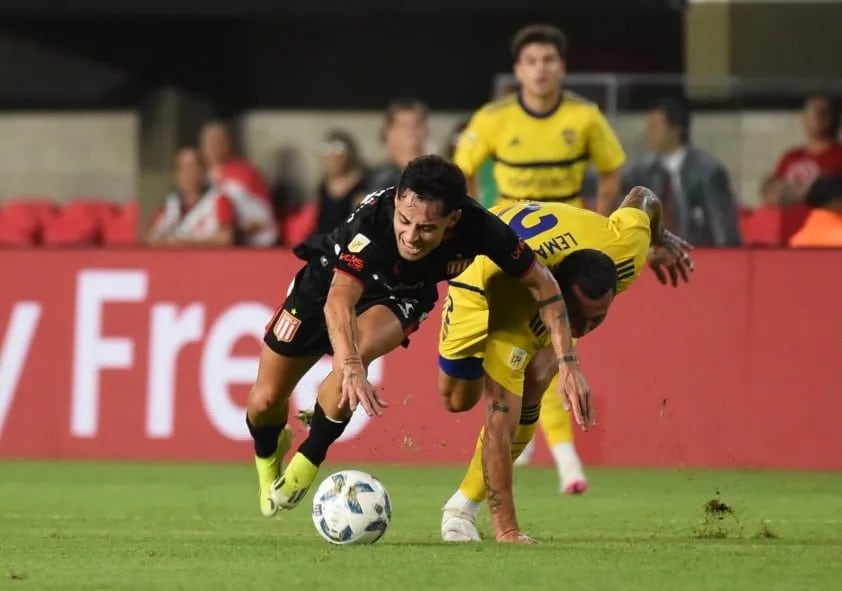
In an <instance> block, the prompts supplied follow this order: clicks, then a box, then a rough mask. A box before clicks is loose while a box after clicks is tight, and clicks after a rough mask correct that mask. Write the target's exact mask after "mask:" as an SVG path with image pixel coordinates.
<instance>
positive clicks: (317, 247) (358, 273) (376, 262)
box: [246, 156, 593, 516]
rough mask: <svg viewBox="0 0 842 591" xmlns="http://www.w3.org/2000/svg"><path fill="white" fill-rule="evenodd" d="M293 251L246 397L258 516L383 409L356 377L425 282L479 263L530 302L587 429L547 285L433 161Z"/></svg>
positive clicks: (416, 312) (396, 329) (511, 236)
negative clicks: (325, 364) (307, 386)
mask: <svg viewBox="0 0 842 591" xmlns="http://www.w3.org/2000/svg"><path fill="white" fill-rule="evenodd" d="M295 253H296V255H297V256H298V257H299V258H301V259H303V260H305V261H306V264H305V265H304V266H303V267H302V268H301V269H300V270H299V271H298V273H297V274H296V276H295V278H294V280H293V283H292V285H291V286H290V289H289V291H288V294H287V298H286V301H285V302H284V304H283V305H282V306H281V308H280V309H279V310H278V312H277V313H276V314H275V315H274V317H273V318H272V319H271V321H270V322H269V324H268V325H267V329H266V335H265V338H264V346H263V348H262V350H261V353H260V365H259V368H258V372H257V380H256V383H255V385H254V386H253V387H252V389H251V391H250V393H249V400H248V410H247V417H246V422H247V424H248V428H249V432H250V433H251V435H252V438H253V439H254V449H255V462H256V466H257V472H258V481H259V501H260V509H261V512H262V513H263V515H265V516H271V515H274V514H275V513H276V512H277V511H278V509H279V508H287V509H290V508H292V507H295V506H296V505H297V504H298V503H299V502H300V501H301V499H302V498H303V497H304V495H305V494H306V492H307V489H308V488H309V487H310V485H311V484H312V482H313V480H314V478H315V476H316V473H317V472H318V466H319V465H320V464H321V463H322V462H323V461H324V459H325V456H326V455H327V450H328V448H329V447H330V445H331V444H332V443H333V442H334V441H336V439H338V438H339V436H340V435H341V434H342V432H343V431H344V429H345V427H346V425H347V424H348V422H349V420H350V418H351V414H352V413H353V411H354V410H355V409H356V407H357V405H360V404H361V405H362V406H363V408H364V409H365V411H366V412H367V413H368V414H369V415H370V416H374V415H380V414H381V413H382V411H383V409H384V408H385V407H386V406H387V405H386V402H385V401H383V400H382V399H381V398H380V397H379V396H378V394H377V392H376V391H375V389H374V388H373V387H372V385H371V384H370V383H369V382H368V380H367V377H366V370H367V368H368V365H369V364H370V363H371V362H372V361H373V360H375V359H377V358H378V357H380V356H382V355H385V354H386V353H388V352H389V351H391V350H393V349H395V348H397V347H398V346H400V345H401V344H403V345H404V346H406V345H407V337H408V335H409V334H410V333H412V332H413V331H415V330H416V329H417V328H418V325H419V323H420V322H421V321H422V320H423V319H424V318H425V317H426V316H427V314H428V313H429V312H430V310H431V309H432V307H433V305H434V303H435V301H436V298H437V289H436V284H437V283H438V282H439V281H443V280H446V279H448V278H450V277H454V276H456V275H458V274H459V273H460V272H461V271H463V270H464V269H465V267H467V265H468V264H469V263H470V262H471V261H472V260H473V259H474V257H476V256H479V255H485V256H487V257H489V258H490V259H491V260H492V261H494V263H495V264H497V265H498V266H499V267H500V268H501V269H502V270H503V271H504V272H505V273H507V274H508V275H511V276H514V277H517V278H519V279H520V281H521V282H522V283H523V284H524V286H526V287H527V288H528V289H529V291H530V293H531V294H532V296H533V297H534V298H535V299H536V300H537V301H538V302H539V305H540V309H541V318H542V320H543V322H544V323H545V324H546V326H547V329H548V331H549V332H550V334H551V335H552V343H553V348H554V349H555V351H556V353H557V356H558V359H559V371H560V373H561V376H562V381H561V384H562V387H561V388H562V390H563V394H564V395H565V396H566V397H567V398H569V399H570V401H571V405H572V406H573V409H574V412H575V413H577V414H576V416H577V418H580V419H581V420H582V421H585V422H589V423H590V422H592V421H593V413H592V408H591V404H590V387H589V386H588V384H587V381H586V380H585V378H584V376H583V375H582V373H581V371H580V370H579V367H578V363H577V360H576V357H575V353H574V350H573V344H572V337H571V329H570V322H569V320H568V318H567V310H566V308H565V305H564V300H563V298H562V297H561V292H560V289H559V286H558V283H557V282H556V280H555V279H554V278H553V276H552V274H551V273H550V271H549V269H547V267H545V266H544V265H543V264H542V263H540V262H539V261H538V260H537V259H536V256H535V253H534V252H533V251H532V250H531V249H530V248H529V247H528V246H527V245H526V244H525V243H524V242H523V241H522V240H521V239H520V238H519V237H518V235H517V234H516V233H515V232H514V231H513V230H511V229H510V228H509V227H508V226H507V225H506V224H504V223H503V222H502V221H500V220H499V219H498V218H497V217H495V216H494V215H493V214H491V213H489V212H487V211H486V210H485V209H483V208H482V206H480V205H479V204H477V203H476V201H474V200H473V199H471V198H470V197H469V196H468V195H467V185H466V181H465V177H464V176H463V175H462V173H461V171H460V170H459V168H457V167H456V166H455V165H454V164H451V163H449V162H447V161H445V160H444V159H442V158H439V157H438V156H422V157H420V158H417V159H415V160H413V161H412V162H410V163H409V165H408V166H407V167H406V169H405V170H404V171H403V174H402V175H401V178H400V181H399V183H398V185H397V187H393V188H388V189H384V190H381V191H379V192H377V193H373V194H371V195H369V196H368V197H366V198H365V199H364V200H363V201H362V203H361V204H360V205H359V207H358V208H357V209H356V211H354V213H353V214H352V215H351V216H350V217H349V218H348V220H346V222H345V223H343V224H342V225H340V226H339V227H338V228H337V229H336V230H334V231H333V232H332V233H331V234H329V235H317V236H314V237H313V238H311V239H309V240H308V241H306V242H305V243H303V244H302V245H300V246H299V247H297V248H296V249H295ZM331 353H332V354H333V371H332V372H331V373H330V374H329V375H328V376H327V378H325V380H324V382H323V383H322V385H321V386H320V388H319V392H318V397H317V402H316V406H315V409H314V414H313V419H312V423H311V425H310V432H309V435H308V437H307V439H306V440H305V441H304V442H303V443H302V444H301V446H300V447H299V449H298V452H297V453H296V454H295V455H294V457H293V458H292V460H291V462H290V464H289V466H287V468H286V469H285V470H282V469H281V460H282V459H283V457H284V455H285V454H286V452H287V450H288V449H289V447H290V445H291V431H290V430H289V429H288V428H286V424H287V415H288V413H289V403H288V400H289V396H290V394H291V393H292V391H293V389H294V388H295V386H296V384H297V383H298V381H299V380H300V379H301V378H302V377H303V376H304V374H305V373H306V372H307V371H308V370H309V369H310V367H312V366H313V364H314V363H315V362H316V361H318V359H319V358H320V357H321V356H322V355H324V354H331Z"/></svg>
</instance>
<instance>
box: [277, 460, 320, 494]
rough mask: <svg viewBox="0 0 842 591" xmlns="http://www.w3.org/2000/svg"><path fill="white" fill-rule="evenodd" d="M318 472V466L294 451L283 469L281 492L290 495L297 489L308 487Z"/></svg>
mask: <svg viewBox="0 0 842 591" xmlns="http://www.w3.org/2000/svg"><path fill="white" fill-rule="evenodd" d="M318 472H319V467H318V466H316V465H314V464H313V462H311V461H310V460H308V459H307V458H306V457H305V456H304V455H302V454H301V453H296V454H295V455H294V456H292V460H290V462H289V465H288V466H287V467H286V469H285V470H284V483H283V486H281V493H283V494H284V495H287V496H290V495H292V494H293V493H294V492H295V491H297V490H301V489H306V488H308V487H309V486H310V485H311V484H313V480H314V479H315V478H316V474H317V473H318Z"/></svg>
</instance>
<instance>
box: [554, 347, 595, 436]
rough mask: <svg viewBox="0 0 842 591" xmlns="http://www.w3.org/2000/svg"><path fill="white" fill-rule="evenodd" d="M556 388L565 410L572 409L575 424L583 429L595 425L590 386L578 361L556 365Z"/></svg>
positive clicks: (585, 429)
mask: <svg viewBox="0 0 842 591" xmlns="http://www.w3.org/2000/svg"><path fill="white" fill-rule="evenodd" d="M558 388H559V393H560V394H561V400H562V402H563V403H564V408H565V410H571V409H572V410H573V417H574V418H575V419H576V424H577V425H579V426H580V427H581V428H582V430H583V431H587V430H588V428H589V427H595V426H596V413H595V412H594V408H593V403H592V402H591V387H590V385H589V384H588V380H586V379H585V375H584V374H583V373H582V370H581V369H579V363H578V362H562V363H559V365H558Z"/></svg>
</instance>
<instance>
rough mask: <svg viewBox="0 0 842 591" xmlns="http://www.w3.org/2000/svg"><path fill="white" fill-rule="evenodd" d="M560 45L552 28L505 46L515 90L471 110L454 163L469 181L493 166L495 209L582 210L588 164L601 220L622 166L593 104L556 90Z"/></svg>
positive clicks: (529, 31) (563, 44)
mask: <svg viewBox="0 0 842 591" xmlns="http://www.w3.org/2000/svg"><path fill="white" fill-rule="evenodd" d="M566 53H567V38H566V37H565V36H564V34H563V33H562V32H561V31H560V30H559V29H557V28H556V27H553V26H550V25H531V26H528V27H525V28H523V29H521V30H520V31H518V32H517V33H516V34H515V36H514V40H513V41H512V57H513V58H514V73H515V77H516V78H517V80H518V83H519V84H520V90H519V91H518V92H517V93H515V94H511V95H508V96H505V97H503V98H501V99H498V100H496V101H493V102H491V103H489V104H487V105H485V106H484V107H482V108H481V109H480V110H479V111H477V112H476V113H475V114H474V116H473V117H472V119H471V121H470V122H469V123H468V127H467V128H466V129H465V131H464V133H462V135H461V136H460V138H459V144H458V145H457V147H456V152H455V154H454V156H453V159H454V161H455V162H456V164H457V165H458V166H459V168H461V169H462V171H463V172H464V173H465V176H466V177H468V179H473V177H474V176H475V175H476V173H477V171H478V169H479V168H480V166H482V164H483V162H484V161H485V160H486V159H487V158H489V157H490V158H492V159H493V160H494V180H495V181H496V183H497V188H498V191H499V199H500V201H499V203H506V202H508V201H511V200H514V201H521V200H533V201H542V202H543V201H555V202H563V203H568V204H570V205H576V206H580V207H581V205H582V200H581V195H580V191H581V188H582V181H583V180H584V178H585V172H586V171H587V168H588V163H593V165H594V166H595V167H596V170H597V172H598V173H599V185H598V189H597V211H598V212H600V213H603V214H607V213H608V212H609V211H610V210H611V209H612V206H613V204H614V199H615V198H616V197H617V194H618V193H619V189H620V167H622V165H623V163H624V162H625V160H626V156H625V153H624V152H623V148H622V146H621V145H620V141H619V140H618V139H617V136H616V135H615V134H614V131H613V130H612V129H611V127H610V126H609V125H608V122H607V121H606V120H605V117H604V116H603V115H602V113H601V112H600V110H599V107H598V106H596V105H595V104H594V103H592V102H590V101H587V100H585V99H584V98H582V97H580V96H578V95H576V94H574V93H572V92H569V91H563V90H562V87H561V84H562V81H563V80H564V74H565V68H566V66H565V59H566Z"/></svg>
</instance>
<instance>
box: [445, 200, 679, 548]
mask: <svg viewBox="0 0 842 591" xmlns="http://www.w3.org/2000/svg"><path fill="white" fill-rule="evenodd" d="M492 211H494V212H495V213H496V214H497V215H498V216H499V217H500V218H501V219H502V220H503V221H505V222H506V223H507V224H508V225H509V227H511V228H512V229H513V230H515V232H516V233H518V234H519V235H520V236H521V238H523V240H524V241H526V243H527V244H528V245H529V246H530V247H531V248H532V249H533V250H534V251H535V252H536V253H537V254H538V256H539V257H540V258H541V260H542V261H543V262H544V263H545V264H546V265H547V266H548V267H549V268H550V269H551V270H552V272H553V275H554V276H555V277H556V280H557V281H558V283H559V286H560V287H561V290H562V294H563V297H564V301H565V305H566V307H567V311H568V317H569V319H570V326H571V329H572V334H573V336H574V337H576V338H580V337H582V336H584V335H585V334H587V333H588V332H590V331H591V330H594V329H595V328H596V327H597V326H599V325H600V323H602V321H603V320H604V319H605V316H606V314H607V312H608V309H609V307H610V305H611V303H612V301H613V299H614V296H615V295H616V294H617V293H620V292H622V291H623V290H625V289H626V288H627V287H628V286H629V285H630V284H631V283H632V282H633V281H634V280H635V278H637V277H638V275H639V274H640V271H641V269H642V268H643V265H644V263H646V262H647V261H648V263H649V264H650V266H652V268H653V270H654V271H655V273H656V274H657V275H658V278H659V279H660V280H661V281H662V282H663V283H666V282H667V274H668V275H669V279H670V280H671V282H672V284H673V285H677V284H678V278H679V276H681V277H682V278H683V279H684V280H685V281H686V280H687V279H688V276H689V272H690V271H692V268H693V267H692V261H691V260H690V257H689V255H688V254H687V250H689V249H690V248H691V247H690V245H689V244H687V243H686V242H684V241H682V240H681V239H679V238H677V237H675V236H673V235H672V234H670V233H669V232H667V231H666V230H665V229H664V228H663V224H662V221H661V204H660V202H659V201H658V199H657V197H656V196H655V195H654V193H652V191H650V190H649V189H645V188H643V187H636V188H634V189H633V190H632V191H631V192H630V193H629V195H628V196H627V197H626V199H625V200H624V201H623V204H622V205H621V206H620V208H619V209H618V210H617V211H615V212H614V213H613V214H611V215H610V216H609V217H605V216H602V215H599V214H597V213H594V212H591V211H587V210H584V209H580V208H575V207H571V206H568V205H564V204H559V203H546V204H543V203H528V202H527V203H515V204H513V205H509V206H499V207H496V208H493V209H492ZM444 308H445V309H444V314H443V317H442V329H441V334H440V340H439V369H440V371H439V389H440V391H441V393H442V395H443V396H444V399H445V405H446V406H447V408H448V410H450V411H452V412H461V411H465V410H468V409H470V408H472V407H473V406H474V405H475V404H476V403H477V402H478V400H479V398H480V397H481V396H482V395H483V393H484V394H485V396H486V398H487V399H488V408H487V412H486V418H485V426H484V428H483V431H482V432H481V433H480V436H479V440H478V442H477V448H476V451H475V454H474V457H473V459H472V461H471V465H470V467H469V469H468V473H467V474H466V476H465V479H464V480H463V481H462V484H461V485H460V487H459V490H458V491H457V492H456V493H455V494H454V495H453V496H452V497H451V498H450V500H448V502H447V504H446V505H445V508H444V515H443V517H442V537H443V538H444V540H445V541H471V540H478V539H479V534H478V533H477V530H476V527H475V525H474V521H475V518H476V515H477V513H478V512H479V508H480V503H481V502H482V500H483V498H485V497H486V491H487V498H488V504H489V508H490V510H491V521H492V526H493V528H494V532H495V536H496V538H497V540H498V541H503V542H530V541H531V539H530V538H528V537H527V536H525V535H524V534H522V533H521V532H520V529H519V527H518V524H517V520H516V517H515V510H514V499H513V495H512V480H511V478H512V466H511V462H512V461H513V460H514V459H515V458H517V456H518V454H519V453H520V452H521V451H522V450H523V448H524V447H525V446H526V445H527V443H528V442H529V441H530V439H531V438H532V435H533V434H534V432H535V427H536V422H537V420H538V415H539V412H540V405H541V399H542V394H543V393H544V391H545V390H546V388H547V387H548V385H549V383H550V382H551V381H552V379H553V377H554V376H555V374H556V372H557V370H558V365H559V363H560V362H571V361H572V362H574V363H577V362H578V360H577V359H576V357H575V353H574V354H571V355H569V357H570V359H567V357H568V355H566V356H565V359H563V360H560V359H556V358H555V356H554V354H553V353H552V349H550V348H548V345H549V344H550V343H549V341H548V339H547V333H546V331H545V330H544V329H543V327H542V326H541V323H540V320H536V318H537V317H536V313H537V311H538V310H537V308H536V306H535V303H534V302H531V301H530V300H529V293H528V292H526V291H525V290H523V289H522V288H520V287H519V286H518V285H517V284H516V283H514V282H511V281H509V280H507V279H506V277H505V275H504V274H503V273H502V272H501V271H500V269H499V268H497V267H496V266H495V265H494V264H493V263H492V262H491V261H490V260H488V259H487V258H486V257H478V258H477V259H476V260H475V261H474V262H473V263H472V264H471V265H470V266H469V267H468V268H467V269H466V270H465V271H464V272H463V273H462V274H461V275H459V276H457V277H456V278H455V279H453V280H452V281H451V282H450V287H449V289H448V295H447V298H446V300H445V304H444ZM573 402H574V401H566V402H565V404H566V405H569V406H572V407H573V410H574V415H575V418H576V422H577V423H578V424H579V425H580V426H581V427H582V428H583V429H587V428H588V427H590V426H592V425H593V424H595V423H594V421H595V418H594V417H593V408H592V407H588V408H579V407H578V406H577V405H576V404H575V403H574V404H570V403H573Z"/></svg>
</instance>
